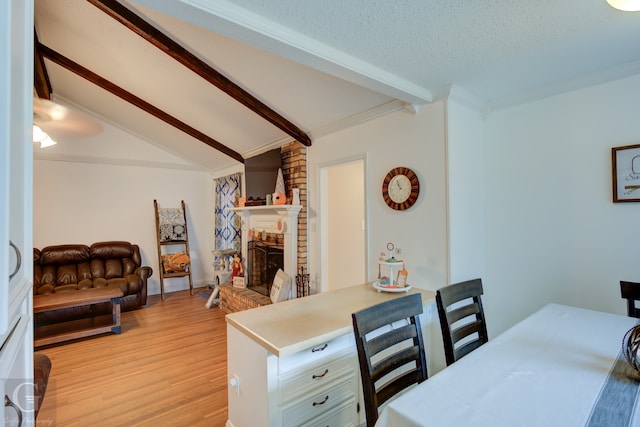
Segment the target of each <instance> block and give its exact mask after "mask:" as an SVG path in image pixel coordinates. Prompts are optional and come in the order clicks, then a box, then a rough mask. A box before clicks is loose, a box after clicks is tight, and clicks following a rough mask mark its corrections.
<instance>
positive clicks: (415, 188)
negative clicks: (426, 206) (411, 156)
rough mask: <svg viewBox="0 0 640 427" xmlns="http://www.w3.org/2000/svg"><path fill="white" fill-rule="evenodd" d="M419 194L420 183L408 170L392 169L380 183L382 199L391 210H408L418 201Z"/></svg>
mask: <svg viewBox="0 0 640 427" xmlns="http://www.w3.org/2000/svg"><path fill="white" fill-rule="evenodd" d="M419 193H420V182H419V181H418V177H417V176H416V174H415V173H414V172H413V171H412V170H411V169H409V168H405V167H397V168H394V169H392V170H391V171H389V173H388V174H387V176H386V177H385V178H384V181H383V183H382V197H383V198H384V201H385V202H386V203H387V205H388V206H389V207H390V208H391V209H395V210H405V209H409V208H410V207H411V206H413V204H414V203H415V202H416V200H418V194H419Z"/></svg>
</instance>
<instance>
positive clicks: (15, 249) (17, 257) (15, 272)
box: [9, 240, 22, 280]
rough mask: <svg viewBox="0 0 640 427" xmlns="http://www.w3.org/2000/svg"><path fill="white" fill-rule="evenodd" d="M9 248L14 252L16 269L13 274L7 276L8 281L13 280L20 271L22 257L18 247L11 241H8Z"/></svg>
mask: <svg viewBox="0 0 640 427" xmlns="http://www.w3.org/2000/svg"><path fill="white" fill-rule="evenodd" d="M9 246H10V247H11V248H12V249H13V250H14V251H15V252H16V269H15V270H13V273H11V274H9V280H11V279H13V276H15V275H16V274H17V273H18V271H19V270H20V265H21V264H22V257H21V256H20V249H18V247H17V246H16V245H15V244H14V243H13V242H12V241H11V240H9Z"/></svg>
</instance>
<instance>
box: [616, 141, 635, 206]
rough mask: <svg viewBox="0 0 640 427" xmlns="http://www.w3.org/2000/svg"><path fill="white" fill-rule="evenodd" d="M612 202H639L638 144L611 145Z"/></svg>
mask: <svg viewBox="0 0 640 427" xmlns="http://www.w3.org/2000/svg"><path fill="white" fill-rule="evenodd" d="M611 161H612V165H613V170H612V172H613V203H623V202H640V144H636V145H627V146H624V147H613V148H612V149H611Z"/></svg>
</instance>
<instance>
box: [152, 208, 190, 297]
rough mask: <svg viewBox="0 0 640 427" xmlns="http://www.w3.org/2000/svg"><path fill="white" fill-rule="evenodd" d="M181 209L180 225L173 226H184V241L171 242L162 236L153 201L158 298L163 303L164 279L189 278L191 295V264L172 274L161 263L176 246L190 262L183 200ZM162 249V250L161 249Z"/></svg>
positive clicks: (157, 212)
mask: <svg viewBox="0 0 640 427" xmlns="http://www.w3.org/2000/svg"><path fill="white" fill-rule="evenodd" d="M180 204H181V208H182V218H181V221H180V224H174V225H178V226H180V225H183V226H184V239H179V240H172V238H171V237H170V238H167V236H166V235H164V236H163V232H162V227H161V223H160V214H159V211H160V209H159V208H158V201H157V200H154V201H153V207H154V209H155V212H156V236H157V238H158V263H159V264H160V296H161V298H162V300H163V301H164V281H165V279H172V278H175V277H188V278H189V292H190V293H191V295H193V281H192V279H191V263H189V264H188V265H187V266H186V268H185V270H184V271H174V272H165V266H164V263H163V259H162V256H163V255H168V254H169V253H175V251H171V252H169V251H170V250H171V249H175V248H172V247H175V246H178V247H180V249H181V250H183V251H184V253H185V254H186V255H187V256H188V257H189V260H191V255H190V253H189V233H188V232H187V211H186V208H185V206H184V200H182V201H181V202H180ZM165 234H166V233H165ZM163 248H164V249H163Z"/></svg>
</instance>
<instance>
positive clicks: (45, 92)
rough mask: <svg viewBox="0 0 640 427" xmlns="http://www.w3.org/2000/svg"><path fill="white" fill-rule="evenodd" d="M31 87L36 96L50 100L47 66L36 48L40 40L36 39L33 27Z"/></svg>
mask: <svg viewBox="0 0 640 427" xmlns="http://www.w3.org/2000/svg"><path fill="white" fill-rule="evenodd" d="M33 43H34V49H33V55H34V58H33V87H34V89H35V91H36V94H37V95H38V98H42V99H48V100H51V92H53V90H52V89H51V81H50V80H49V74H48V73H47V67H46V66H45V64H44V58H43V57H42V54H41V53H40V50H39V49H38V45H39V44H40V41H39V40H38V34H37V33H36V31H35V29H34V30H33Z"/></svg>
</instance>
